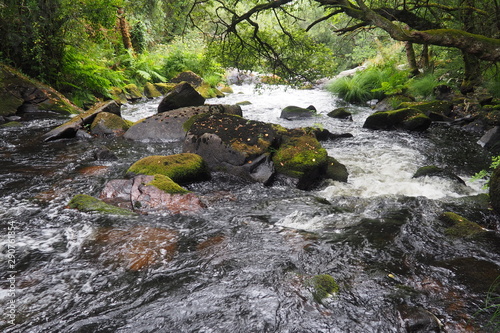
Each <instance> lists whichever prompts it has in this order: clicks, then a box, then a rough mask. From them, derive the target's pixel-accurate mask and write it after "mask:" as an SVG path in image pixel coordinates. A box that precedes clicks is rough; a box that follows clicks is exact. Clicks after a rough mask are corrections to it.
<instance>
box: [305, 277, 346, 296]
mask: <svg viewBox="0 0 500 333" xmlns="http://www.w3.org/2000/svg"><path fill="white" fill-rule="evenodd" d="M309 283H310V284H311V286H312V288H313V297H314V300H315V301H316V302H318V303H321V302H322V301H323V300H324V299H325V298H328V297H331V296H332V295H333V294H335V293H338V291H339V285H338V284H337V281H335V279H334V278H333V277H332V276H331V275H328V274H320V275H315V276H313V277H312V278H311V279H310V281H309Z"/></svg>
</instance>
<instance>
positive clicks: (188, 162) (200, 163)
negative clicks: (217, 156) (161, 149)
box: [128, 153, 210, 184]
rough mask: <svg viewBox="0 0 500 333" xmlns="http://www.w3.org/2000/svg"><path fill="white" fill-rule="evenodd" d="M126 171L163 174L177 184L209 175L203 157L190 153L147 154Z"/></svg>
mask: <svg viewBox="0 0 500 333" xmlns="http://www.w3.org/2000/svg"><path fill="white" fill-rule="evenodd" d="M128 172H130V173H135V174H142V175H151V176H154V175H164V176H167V177H170V178H171V179H172V180H173V181H174V182H176V183H179V184H185V183H190V182H195V181H200V180H206V179H208V178H209V177H210V174H209V171H208V167H207V165H206V164H205V161H204V160H203V158H202V157H201V156H200V155H197V154H191V153H182V154H176V155H169V156H159V155H155V156H148V157H145V158H143V159H141V160H139V161H137V162H135V163H134V164H132V166H131V167H130V168H129V169H128Z"/></svg>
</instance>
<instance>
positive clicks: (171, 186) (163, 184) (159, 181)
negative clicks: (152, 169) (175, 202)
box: [146, 175, 190, 194]
mask: <svg viewBox="0 0 500 333" xmlns="http://www.w3.org/2000/svg"><path fill="white" fill-rule="evenodd" d="M146 185H147V186H154V187H156V188H157V189H159V190H162V191H163V192H165V193H167V194H186V193H190V191H189V190H186V189H185V188H184V187H182V186H180V185H179V184H177V183H176V182H174V181H173V180H172V178H170V177H167V176H165V175H154V176H153V180H151V181H150V182H148V183H147V184H146Z"/></svg>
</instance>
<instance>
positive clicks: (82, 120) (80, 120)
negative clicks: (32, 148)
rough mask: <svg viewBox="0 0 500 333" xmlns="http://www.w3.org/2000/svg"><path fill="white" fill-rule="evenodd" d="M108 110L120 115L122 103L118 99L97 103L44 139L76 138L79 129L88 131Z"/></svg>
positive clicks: (52, 131)
mask: <svg viewBox="0 0 500 333" xmlns="http://www.w3.org/2000/svg"><path fill="white" fill-rule="evenodd" d="M102 112H108V113H112V114H115V115H118V116H120V105H119V104H118V103H117V102H116V101H114V100H113V101H107V102H101V103H97V104H96V105H94V107H92V108H91V109H89V110H88V111H86V112H84V113H82V114H79V115H77V116H75V117H73V118H71V120H69V121H67V122H66V123H64V124H62V125H60V126H58V127H56V128H54V129H52V130H51V131H49V132H48V133H46V134H45V135H44V136H43V139H44V141H52V140H58V139H66V138H75V137H76V136H77V133H78V132H79V131H86V130H87V128H88V127H90V126H91V125H92V122H93V121H94V119H95V118H96V117H97V115H98V114H99V113H102Z"/></svg>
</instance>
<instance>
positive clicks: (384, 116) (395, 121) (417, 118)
mask: <svg viewBox="0 0 500 333" xmlns="http://www.w3.org/2000/svg"><path fill="white" fill-rule="evenodd" d="M431 123H432V120H431V119H430V118H429V117H428V116H426V115H425V114H424V113H423V112H421V111H420V110H417V109H413V108H404V109H398V110H393V111H380V112H375V113H373V114H371V115H370V116H368V118H367V119H366V121H365V123H364V125H363V127H364V128H369V129H374V130H393V129H405V130H408V131H418V132H422V131H425V130H426V129H428V128H429V126H430V125H431Z"/></svg>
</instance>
